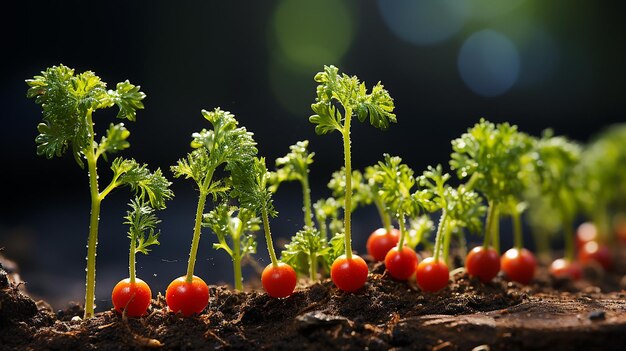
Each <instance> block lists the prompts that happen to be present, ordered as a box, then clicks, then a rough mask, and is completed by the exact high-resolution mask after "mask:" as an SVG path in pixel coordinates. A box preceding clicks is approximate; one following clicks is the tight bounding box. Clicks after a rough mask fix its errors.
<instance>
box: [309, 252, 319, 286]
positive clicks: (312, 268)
mask: <svg viewBox="0 0 626 351" xmlns="http://www.w3.org/2000/svg"><path fill="white" fill-rule="evenodd" d="M309 276H310V278H311V280H312V281H316V280H317V254H316V253H315V252H310V253H309Z"/></svg>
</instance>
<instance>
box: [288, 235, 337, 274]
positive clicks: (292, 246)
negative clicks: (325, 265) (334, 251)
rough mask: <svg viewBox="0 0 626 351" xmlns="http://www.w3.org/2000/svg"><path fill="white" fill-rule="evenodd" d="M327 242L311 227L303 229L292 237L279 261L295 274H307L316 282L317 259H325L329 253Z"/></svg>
mask: <svg viewBox="0 0 626 351" xmlns="http://www.w3.org/2000/svg"><path fill="white" fill-rule="evenodd" d="M330 251H331V250H330V247H329V246H328V241H327V239H326V237H325V236H323V235H322V233H321V232H320V231H319V230H318V229H316V228H313V227H304V229H302V230H299V231H298V232H297V233H296V235H294V236H293V237H292V238H291V240H290V242H289V244H286V245H285V250H283V251H282V253H281V261H283V262H285V263H287V264H289V265H290V266H292V267H293V268H294V269H295V270H296V271H297V272H301V273H302V272H307V270H308V273H309V278H310V279H311V280H312V281H315V280H317V270H318V268H319V263H320V262H324V261H318V260H319V258H322V259H324V258H326V256H327V255H328V254H329V253H330ZM301 257H303V258H301Z"/></svg>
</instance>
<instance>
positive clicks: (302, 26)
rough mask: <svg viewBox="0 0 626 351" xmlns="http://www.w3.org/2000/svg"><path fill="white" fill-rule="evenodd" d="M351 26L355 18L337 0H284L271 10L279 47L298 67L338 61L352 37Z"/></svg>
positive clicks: (312, 66) (320, 65)
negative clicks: (273, 11) (274, 9)
mask: <svg viewBox="0 0 626 351" xmlns="http://www.w3.org/2000/svg"><path fill="white" fill-rule="evenodd" d="M353 27H354V19H353V17H352V15H351V14H350V11H348V8H347V7H346V5H345V3H343V2H340V1H332V0H315V1H305V0H285V1H281V2H280V3H279V4H278V6H277V7H276V11H275V13H274V32H275V35H276V41H277V44H278V48H279V50H280V51H281V54H282V55H284V56H285V57H286V58H287V59H288V60H289V61H290V63H292V64H295V65H297V66H299V67H306V68H321V67H322V66H323V65H324V64H327V65H328V64H338V61H339V60H340V59H341V58H342V57H343V55H344V54H345V53H346V52H347V51H348V49H349V47H350V44H351V43H352V41H353V38H354V28H353Z"/></svg>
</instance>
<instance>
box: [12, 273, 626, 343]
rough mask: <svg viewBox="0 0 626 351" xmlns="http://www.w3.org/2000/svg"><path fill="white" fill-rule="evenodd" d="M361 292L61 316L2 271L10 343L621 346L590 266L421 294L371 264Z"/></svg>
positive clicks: (158, 302)
mask: <svg viewBox="0 0 626 351" xmlns="http://www.w3.org/2000/svg"><path fill="white" fill-rule="evenodd" d="M369 265H370V270H371V274H370V278H369V280H368V283H367V284H366V285H365V287H364V288H363V289H361V290H360V291H358V292H357V293H344V292H341V291H339V290H338V289H337V288H335V287H334V285H333V284H332V282H331V281H330V280H329V279H325V280H322V281H321V282H318V283H315V284H311V282H309V281H301V282H300V283H299V286H298V288H297V291H296V292H295V293H294V294H293V295H292V296H290V297H288V298H285V299H273V298H270V297H268V296H267V295H266V294H264V293H263V292H262V291H261V290H260V289H253V291H248V292H238V291H234V290H233V289H232V288H230V287H228V286H210V296H211V298H210V303H209V306H208V307H207V308H206V310H205V311H204V312H203V313H201V314H200V315H198V316H196V317H192V318H183V317H180V316H178V315H175V314H172V313H170V312H168V311H167V307H166V304H165V299H164V297H163V296H162V295H160V294H159V295H158V296H157V298H156V299H155V300H153V301H152V304H151V306H150V309H149V311H148V315H147V316H146V317H143V318H140V319H131V318H125V316H122V315H120V314H118V313H116V312H114V311H112V310H111V311H104V312H100V313H97V314H96V316H95V317H94V318H91V319H88V320H81V319H80V318H78V317H76V316H82V313H83V310H82V308H81V306H80V305H78V304H70V305H69V306H68V308H67V309H65V310H61V311H56V312H54V311H53V310H52V309H51V308H50V306H49V305H48V304H47V303H45V302H43V301H38V302H37V301H34V300H33V299H31V298H30V297H28V295H27V292H25V291H24V289H23V284H22V283H20V282H19V281H16V280H19V277H16V276H14V275H13V274H12V273H11V272H7V271H6V270H4V269H1V268H0V349H1V350H148V349H161V350H205V349H206V350H212V349H224V350H249V349H254V350H257V349H263V350H265V349H271V350H294V349H299V350H389V349H394V350H472V349H476V350H481V349H482V350H488V349H490V350H532V349H548V348H549V349H551V350H573V349H586V350H624V349H626V293H625V292H624V290H622V288H621V285H620V284H621V283H622V282H621V279H620V278H621V276H620V275H614V276H609V275H606V274H603V273H602V272H601V271H599V270H597V269H594V268H593V267H591V268H590V269H587V271H586V272H585V277H586V279H584V280H582V281H577V282H571V281H568V280H554V279H552V278H550V276H549V275H548V274H547V272H546V271H545V269H544V268H540V269H539V272H538V274H537V277H536V279H535V281H534V282H533V283H532V284H531V285H529V286H521V285H518V284H516V283H511V282H507V281H506V280H505V279H503V278H502V277H501V276H499V277H497V278H496V279H494V281H493V282H492V283H490V284H483V283H481V282H479V281H478V280H476V279H474V278H470V277H468V276H467V274H466V273H465V272H464V271H463V270H462V269H459V270H456V271H454V272H453V274H452V275H451V281H450V284H449V286H448V287H447V288H445V289H443V290H442V291H440V292H438V293H434V294H433V293H424V292H422V291H420V290H419V288H417V287H416V286H415V285H414V283H412V282H408V283H407V282H398V281H395V280H393V279H392V278H391V277H390V276H388V275H387V274H385V270H384V265H382V264H381V263H374V262H369Z"/></svg>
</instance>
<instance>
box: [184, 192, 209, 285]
mask: <svg viewBox="0 0 626 351" xmlns="http://www.w3.org/2000/svg"><path fill="white" fill-rule="evenodd" d="M207 195H208V194H207V193H206V191H204V190H203V189H201V190H200V197H199V198H198V208H197V209H196V220H195V225H194V227H193V238H192V239H191V250H190V251H189V262H187V276H186V277H185V281H186V282H187V283H191V282H192V281H193V271H194V268H195V266H196V257H197V255H198V246H199V245H200V233H201V227H202V214H203V213H204V206H205V204H206V198H207Z"/></svg>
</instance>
